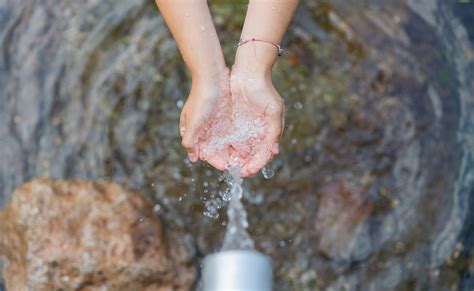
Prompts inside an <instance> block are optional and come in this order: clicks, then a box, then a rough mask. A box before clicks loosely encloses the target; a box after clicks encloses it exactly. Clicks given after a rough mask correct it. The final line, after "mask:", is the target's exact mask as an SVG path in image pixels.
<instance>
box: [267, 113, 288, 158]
mask: <svg viewBox="0 0 474 291" xmlns="http://www.w3.org/2000/svg"><path fill="white" fill-rule="evenodd" d="M282 115H283V114H273V115H272V116H268V119H269V124H268V131H269V132H268V139H267V141H268V143H269V146H270V151H271V152H272V154H274V155H277V154H278V153H279V152H280V150H279V144H280V139H281V136H282V134H283V122H284V119H283V118H282Z"/></svg>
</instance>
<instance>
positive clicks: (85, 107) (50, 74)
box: [0, 0, 474, 290]
mask: <svg viewBox="0 0 474 291" xmlns="http://www.w3.org/2000/svg"><path fill="white" fill-rule="evenodd" d="M447 2H448V1H441V0H438V1H435V0H432V1H428V0H423V1H411V0H406V1H395V0H393V1H384V2H383V3H380V1H372V0H367V1H343V0H334V1H309V0H308V1H302V3H301V5H300V7H299V8H298V10H297V13H296V16H295V19H294V22H293V25H292V26H291V28H290V29H289V32H288V34H287V37H286V39H285V41H284V46H285V47H286V48H288V51H287V53H286V54H285V55H284V57H281V58H280V59H279V60H278V62H277V64H276V66H275V69H274V80H275V84H276V87H277V88H278V89H279V91H280V92H281V94H282V96H283V97H284V99H285V103H286V108H287V111H286V112H287V114H286V124H287V125H286V128H285V134H284V137H283V140H282V144H281V154H280V155H279V156H278V157H277V158H275V159H274V161H273V162H272V164H271V169H269V170H268V171H274V173H275V174H274V176H273V177H271V179H265V177H263V175H257V176H255V177H252V178H250V179H248V180H246V181H245V182H244V188H245V189H244V190H245V193H244V204H245V206H246V208H247V211H248V220H249V232H250V234H251V236H252V237H253V239H254V241H255V247H256V248H257V249H258V250H260V251H261V252H263V253H265V254H267V255H269V256H271V257H272V258H273V260H274V267H275V269H274V272H275V276H276V282H275V284H276V288H277V290H315V289H328V290H330V289H331V288H332V290H359V289H361V290H413V289H416V290H420V289H422V290H426V289H429V290H448V289H452V290H472V289H473V288H474V276H473V274H472V272H473V269H474V252H473V246H474V228H473V225H472V224H473V221H474V211H473V207H474V201H473V199H474V198H473V197H474V195H473V194H474V193H473V192H474V190H473V189H474V188H473V185H474V114H473V113H474V98H473V96H474V81H473V78H472V76H474V49H473V47H474V44H473V31H474V20H473V19H474V12H473V10H474V9H473V6H474V4H473V3H472V2H471V1H459V2H455V3H447ZM461 2H463V3H461ZM211 7H212V12H213V16H214V19H215V22H216V25H217V29H218V33H219V37H220V39H221V43H222V44H223V49H224V52H225V56H226V59H227V60H228V63H231V61H232V59H233V54H234V52H235V48H236V45H235V44H236V43H237V41H238V39H239V30H240V27H241V24H242V21H243V16H244V13H245V8H246V5H245V4H237V2H235V4H229V3H227V2H220V1H211ZM0 39H1V41H0V88H1V90H0V102H1V104H2V106H0V206H2V205H4V204H5V203H6V201H7V199H8V197H9V195H10V193H12V191H13V190H14V189H15V188H16V187H17V186H19V185H20V184H21V183H23V182H25V181H27V180H29V179H32V178H34V177H37V176H48V177H53V178H84V179H111V180H113V181H117V182H120V183H122V184H124V185H126V186H128V187H132V188H134V189H137V190H139V191H140V192H142V193H145V194H146V195H149V196H150V197H152V198H153V199H155V201H156V203H157V205H159V206H157V208H156V209H159V212H160V215H161V216H162V217H163V219H164V220H165V222H166V224H168V225H169V227H173V228H174V229H176V230H177V231H179V232H180V233H181V234H182V235H181V239H182V241H183V243H184V242H185V243H186V244H187V245H190V246H192V247H193V248H194V253H195V261H196V265H198V264H199V263H200V262H201V260H202V259H203V257H204V256H205V255H206V254H208V253H211V252H213V251H215V250H218V249H220V247H221V244H222V241H223V236H224V233H225V229H226V226H225V224H226V221H227V218H226V212H225V211H226V209H225V207H220V206H219V207H217V208H216V211H215V213H214V214H213V215H208V216H205V215H203V213H204V212H205V211H206V210H207V209H206V207H205V205H206V202H209V201H217V202H215V203H217V204H219V205H221V204H222V203H220V202H219V201H218V200H219V199H220V198H219V197H220V196H219V194H218V193H219V191H222V188H223V187H225V185H226V183H225V181H223V179H222V178H221V177H220V173H218V172H217V171H216V170H214V169H212V168H210V167H209V166H206V165H204V164H196V165H191V164H190V162H189V161H187V159H186V155H185V152H184V150H183V149H182V148H181V146H180V138H179V134H178V119H179V112H180V109H181V107H182V105H183V101H184V100H185V98H186V94H187V92H188V90H189V75H188V74H187V73H186V71H185V68H184V65H183V63H182V60H181V58H180V56H179V54H178V52H177V49H176V45H175V43H174V41H173V39H172V38H171V36H170V34H169V32H168V30H167V29H166V27H165V25H164V23H163V20H162V18H161V17H160V15H159V13H158V11H157V9H156V7H154V5H153V3H152V2H151V1H144V0H122V1H112V0H102V1H96V0H85V1H59V0H52V1H21V2H18V1H13V0H0ZM267 173H268V172H267ZM267 176H272V175H267ZM213 203H214V202H213ZM208 204H209V203H208ZM1 289H2V287H1V285H0V290H1Z"/></svg>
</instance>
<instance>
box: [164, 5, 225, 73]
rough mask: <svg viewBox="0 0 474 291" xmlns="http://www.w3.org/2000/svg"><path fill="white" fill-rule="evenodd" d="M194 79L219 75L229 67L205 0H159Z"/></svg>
mask: <svg viewBox="0 0 474 291" xmlns="http://www.w3.org/2000/svg"><path fill="white" fill-rule="evenodd" d="M156 4H157V5H158V8H159V9H160V12H161V14H162V15H163V18H164V19H165V21H166V24H167V25H168V28H169V29H170V31H171V33H172V34H173V37H174V39H175V40H176V43H177V45H178V48H179V51H180V52H181V55H182V56H183V59H184V62H185V63H186V65H187V66H188V68H189V70H190V71H191V74H192V77H193V79H194V78H207V77H215V76H216V74H217V73H219V72H220V71H222V70H224V69H225V68H226V66H225V62H224V56H223V54H222V49H221V45H220V43H219V39H218V38H217V34H216V29H215V27H214V23H213V22H212V18H211V14H210V12H209V7H208V5H207V1H205V0H195V1H193V0H156Z"/></svg>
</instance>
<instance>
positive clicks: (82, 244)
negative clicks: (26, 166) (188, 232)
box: [0, 179, 196, 291]
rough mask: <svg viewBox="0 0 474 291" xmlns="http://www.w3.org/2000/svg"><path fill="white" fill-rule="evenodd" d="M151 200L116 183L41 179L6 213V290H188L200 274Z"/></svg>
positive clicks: (0, 240)
mask: <svg viewBox="0 0 474 291" xmlns="http://www.w3.org/2000/svg"><path fill="white" fill-rule="evenodd" d="M152 207H153V204H152V203H151V201H149V200H148V199H146V198H145V197H143V196H142V195H139V194H137V193H134V192H131V191H128V190H125V189H123V188H122V187H120V186H119V185H117V184H114V183H110V182H87V181H55V180H50V179H37V180H34V181H32V182H29V183H27V184H24V185H23V186H21V187H20V188H19V189H17V190H16V191H15V193H14V194H13V196H12V199H11V202H10V203H9V205H8V206H7V207H6V208H5V209H4V210H3V211H2V212H1V213H0V258H1V257H3V258H4V259H5V260H6V264H5V268H4V274H3V275H4V279H5V284H6V287H7V290H14V291H16V290H19V291H21V290H79V289H80V290H99V289H100V290H187V289H190V288H191V286H192V284H193V283H194V280H195V275H196V270H195V268H194V267H193V266H192V263H191V258H190V256H189V253H188V252H187V251H186V250H185V249H184V248H183V247H182V246H181V245H180V244H179V243H176V242H175V243H168V242H167V241H166V240H165V237H168V238H169V237H170V236H172V234H169V233H166V236H165V235H164V230H163V226H162V224H161V221H160V219H159V217H158V216H156V215H155V214H154V213H153V211H152Z"/></svg>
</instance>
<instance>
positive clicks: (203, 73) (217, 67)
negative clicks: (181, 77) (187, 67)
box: [191, 63, 229, 84]
mask: <svg viewBox="0 0 474 291" xmlns="http://www.w3.org/2000/svg"><path fill="white" fill-rule="evenodd" d="M228 77H229V69H228V68H227V67H226V66H225V64H224V63H222V64H214V65H211V66H203V67H202V68H201V69H196V70H191V78H192V81H193V83H195V82H196V83H204V84H220V83H221V82H223V81H224V80H226V79H228Z"/></svg>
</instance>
